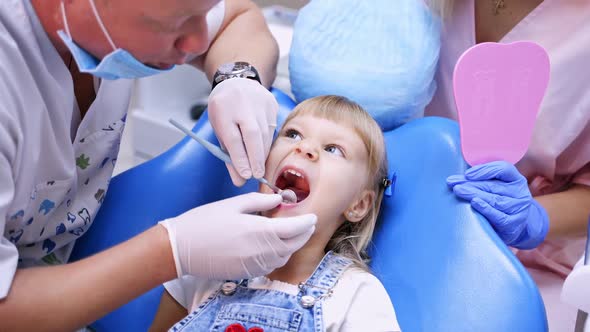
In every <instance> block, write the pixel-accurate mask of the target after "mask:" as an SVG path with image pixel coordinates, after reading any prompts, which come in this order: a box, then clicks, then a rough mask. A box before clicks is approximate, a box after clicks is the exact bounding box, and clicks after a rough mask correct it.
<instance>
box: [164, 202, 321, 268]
mask: <svg viewBox="0 0 590 332" xmlns="http://www.w3.org/2000/svg"><path fill="white" fill-rule="evenodd" d="M281 201H282V198H281V196H280V195H277V194H271V195H269V194H260V193H250V194H245V195H241V196H236V197H233V198H229V199H225V200H222V201H219V202H215V203H211V204H207V205H203V206H200V207H198V208H196V209H193V210H190V211H188V212H186V213H184V214H182V215H180V216H178V217H176V218H171V219H166V220H164V221H161V222H160V224H161V225H162V226H164V227H165V228H166V230H168V237H169V239H170V245H171V246H172V253H173V255H174V261H175V264H176V272H177V273H178V276H179V277H180V276H183V275H186V274H190V275H195V276H198V277H202V278H207V279H240V278H251V277H255V276H261V275H265V274H267V273H269V272H271V271H272V270H274V269H276V268H278V267H280V266H283V265H284V264H285V263H286V262H287V260H288V259H289V257H290V256H291V254H292V253H293V252H294V251H296V250H298V249H299V248H301V247H302V246H303V245H304V244H305V243H306V242H307V240H309V238H310V237H311V235H312V234H313V232H314V230H315V223H316V219H317V217H316V216H315V215H313V214H307V215H303V216H298V217H291V218H273V219H269V218H266V217H261V216H257V215H251V214H249V213H253V212H258V211H266V210H270V209H272V208H274V207H276V206H277V205H279V203H281Z"/></svg>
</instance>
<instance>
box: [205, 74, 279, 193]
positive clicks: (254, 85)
mask: <svg viewBox="0 0 590 332" xmlns="http://www.w3.org/2000/svg"><path fill="white" fill-rule="evenodd" d="M208 103H209V105H208V110H207V112H208V113H209V122H210V123H211V126H212V127H213V130H214V131H215V135H216V136H217V138H218V140H219V143H220V145H221V146H222V147H223V148H224V149H225V150H226V151H227V152H228V153H229V156H230V158H231V161H232V163H233V166H232V165H228V164H226V167H227V169H228V171H229V174H230V176H231V179H232V182H233V183H234V185H236V186H241V185H243V184H244V183H245V182H246V180H247V179H249V178H251V177H252V176H254V177H255V178H261V177H263V176H264V164H265V161H266V157H267V156H268V152H269V151H270V145H271V143H272V138H273V134H274V130H275V128H276V126H277V112H278V110H279V104H278V103H277V101H276V99H275V97H274V96H273V95H272V93H270V91H268V90H267V89H266V88H265V87H264V86H262V85H261V84H260V83H258V82H256V81H255V80H251V79H248V78H231V79H228V80H225V81H223V82H221V83H219V84H218V85H217V86H216V87H215V89H213V91H211V94H210V95H209V102H208Z"/></svg>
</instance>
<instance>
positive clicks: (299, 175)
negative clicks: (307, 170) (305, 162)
mask: <svg viewBox="0 0 590 332" xmlns="http://www.w3.org/2000/svg"><path fill="white" fill-rule="evenodd" d="M285 172H286V173H291V174H293V175H295V176H297V177H300V178H301V177H303V176H302V175H301V173H299V172H297V171H295V170H292V169H288V170H286V171H285Z"/></svg>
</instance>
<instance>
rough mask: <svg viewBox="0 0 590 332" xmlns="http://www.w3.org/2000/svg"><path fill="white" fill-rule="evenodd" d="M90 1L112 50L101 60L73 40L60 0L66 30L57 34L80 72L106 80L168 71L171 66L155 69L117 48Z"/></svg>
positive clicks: (91, 0) (139, 76) (91, 1)
mask: <svg viewBox="0 0 590 332" xmlns="http://www.w3.org/2000/svg"><path fill="white" fill-rule="evenodd" d="M88 2H90V6H91V7H92V11H93V13H94V17H96V21H97V22H98V24H99V25H100V28H101V30H102V32H103V34H104V35H105V37H106V38H107V40H108V41H109V43H110V44H111V47H112V48H113V51H112V52H111V53H109V54H107V55H105V56H104V58H102V60H99V59H97V58H96V57H94V56H93V55H92V54H90V53H88V51H86V50H84V49H83V48H81V47H80V46H78V45H77V44H76V43H75V42H74V41H73V40H72V35H71V34H70V27H69V26H68V21H67V18H66V10H65V6H64V2H63V1H62V2H61V15H62V18H63V22H64V27H65V29H66V31H65V32H64V31H63V30H59V31H58V32H57V34H58V35H59V37H60V38H61V39H62V40H63V42H64V43H65V45H66V47H67V48H68V49H69V50H70V53H71V54H72V57H73V58H74V61H76V64H77V65H78V68H79V70H80V72H82V73H88V74H92V75H94V76H97V77H100V78H104V79H107V80H116V79H119V78H141V77H146V76H151V75H156V74H160V73H163V72H166V71H169V70H170V69H172V68H173V67H171V68H168V69H156V68H153V67H150V66H147V65H145V64H143V63H141V62H140V61H139V60H137V59H136V58H135V57H133V55H131V54H130V53H129V52H127V51H125V50H124V49H121V48H117V47H116V46H115V43H113V40H112V39H111V36H110V35H109V33H108V31H107V29H106V28H105V27H104V24H103V23H102V20H101V18H100V16H99V15H98V11H97V10H96V6H95V5H94V0H88Z"/></svg>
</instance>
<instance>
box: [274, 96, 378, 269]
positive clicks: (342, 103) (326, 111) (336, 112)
mask: <svg viewBox="0 0 590 332" xmlns="http://www.w3.org/2000/svg"><path fill="white" fill-rule="evenodd" d="M299 115H312V116H315V117H318V118H323V119H327V120H330V121H333V122H335V123H338V124H341V125H345V126H348V127H350V128H351V129H352V130H353V131H354V132H356V134H357V135H358V136H359V137H360V138H361V140H362V141H363V143H364V145H365V148H366V151H367V155H368V165H367V170H368V172H367V174H365V176H366V179H367V180H366V189H369V190H373V192H374V193H375V199H374V201H373V202H372V207H371V209H369V211H368V213H367V215H366V216H365V217H364V218H363V219H362V220H360V221H358V222H350V221H348V220H345V221H344V223H343V224H342V225H341V226H340V227H339V228H338V229H337V230H336V232H334V234H333V235H332V238H331V239H330V241H329V242H328V245H327V247H326V251H327V250H332V251H333V252H334V253H337V254H339V255H341V256H344V257H347V258H349V259H351V260H352V261H353V262H354V263H355V264H356V265H357V266H358V267H361V268H363V269H365V270H368V266H367V263H368V262H369V255H368V254H367V246H368V245H369V242H370V241H371V238H372V237H373V231H374V230H375V224H376V223H377V217H378V215H379V209H380V207H381V200H382V198H383V191H384V189H385V188H384V186H383V180H384V179H386V178H387V174H388V173H387V155H386V151H385V140H384V139H383V132H382V131H381V128H380V127H379V125H378V124H377V122H375V120H374V119H373V118H372V117H371V116H370V115H369V113H367V112H366V111H365V110H364V109H363V108H362V107H361V106H360V105H358V104H357V103H355V102H353V101H351V100H349V99H347V98H345V97H341V96H333V95H326V96H318V97H314V98H310V99H307V100H305V101H303V102H301V103H300V104H298V105H297V107H295V109H294V110H293V112H292V113H291V114H289V116H288V117H287V119H286V120H285V124H286V123H288V122H289V121H290V120H291V119H293V118H294V117H296V116H299ZM344 218H346V216H344Z"/></svg>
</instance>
